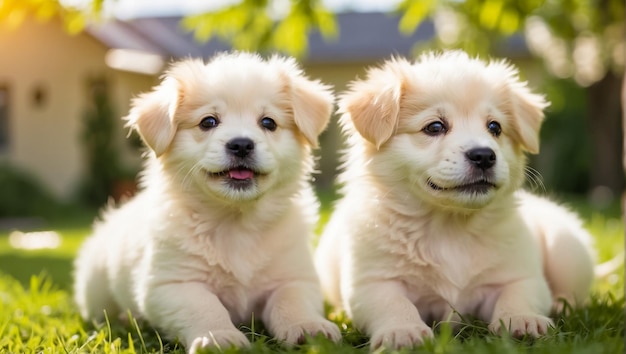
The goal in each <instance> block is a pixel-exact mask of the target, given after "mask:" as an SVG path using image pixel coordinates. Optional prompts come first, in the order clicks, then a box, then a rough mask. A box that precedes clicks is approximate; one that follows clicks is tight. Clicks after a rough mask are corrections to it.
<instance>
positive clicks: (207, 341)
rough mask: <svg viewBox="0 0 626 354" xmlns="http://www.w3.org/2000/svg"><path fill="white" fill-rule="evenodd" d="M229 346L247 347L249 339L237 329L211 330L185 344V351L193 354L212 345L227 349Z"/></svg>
mask: <svg viewBox="0 0 626 354" xmlns="http://www.w3.org/2000/svg"><path fill="white" fill-rule="evenodd" d="M231 346H235V347H238V348H249V347H250V341H248V338H246V336H245V335H244V334H243V333H241V332H240V331H238V330H219V331H211V332H209V333H208V334H207V335H206V336H202V337H196V338H193V339H192V340H191V343H189V344H188V345H187V352H188V353H189V354H195V353H196V352H197V351H198V350H199V349H202V348H207V347H213V348H219V349H222V350H223V349H227V348H230V347H231Z"/></svg>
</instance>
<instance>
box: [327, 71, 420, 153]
mask: <svg viewBox="0 0 626 354" xmlns="http://www.w3.org/2000/svg"><path fill="white" fill-rule="evenodd" d="M408 66H410V64H409V63H408V62H407V61H405V60H403V59H392V60H389V61H387V62H386V63H385V64H384V65H383V66H382V67H381V68H374V69H370V70H369V71H368V73H367V78H366V79H365V80H359V81H354V82H352V83H351V85H350V90H349V91H348V92H347V93H345V94H344V95H343V96H342V97H341V100H340V102H339V109H340V112H341V113H344V114H348V115H349V116H350V119H351V120H352V123H353V125H354V127H355V128H356V130H357V131H358V132H359V134H361V136H363V138H364V139H365V140H367V141H369V142H370V143H372V144H374V145H375V146H376V148H380V147H381V146H382V145H383V144H384V143H385V142H387V140H389V138H391V136H392V135H393V133H394V131H395V130H396V127H397V125H398V118H399V112H400V100H401V98H402V92H403V90H404V87H403V86H404V79H403V77H404V76H403V75H404V74H403V73H402V71H403V70H404V69H406V68H407V67H408ZM342 119H346V118H342Z"/></svg>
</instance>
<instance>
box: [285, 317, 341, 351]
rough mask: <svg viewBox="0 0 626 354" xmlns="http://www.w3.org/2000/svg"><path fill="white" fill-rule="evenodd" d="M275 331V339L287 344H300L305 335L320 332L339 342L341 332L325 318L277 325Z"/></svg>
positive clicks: (314, 334)
mask: <svg viewBox="0 0 626 354" xmlns="http://www.w3.org/2000/svg"><path fill="white" fill-rule="evenodd" d="M275 332H276V333H274V336H275V337H276V339H278V340H280V341H283V342H285V344H287V345H293V344H302V343H304V341H305V339H306V336H307V335H308V336H312V337H314V336H316V335H318V334H322V335H324V336H325V337H326V338H328V339H330V340H332V341H333V342H339V340H340V339H341V332H339V328H338V327H337V325H335V324H334V323H332V322H330V321H328V320H325V319H320V320H317V321H308V322H300V323H297V324H291V325H283V326H278V328H277V329H276V331H275Z"/></svg>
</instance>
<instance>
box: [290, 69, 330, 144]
mask: <svg viewBox="0 0 626 354" xmlns="http://www.w3.org/2000/svg"><path fill="white" fill-rule="evenodd" d="M291 96H292V108H293V116H294V120H295V122H296V126H298V129H300V131H301V132H302V135H304V137H305V138H306V139H307V141H308V142H309V144H311V146H312V147H314V148H316V147H317V146H318V142H317V138H318V137H319V135H320V134H321V133H322V132H323V131H324V129H326V126H327V125H328V122H329V121H330V116H331V114H332V111H333V104H334V102H335V97H334V95H333V93H332V90H331V88H330V86H327V85H324V84H322V83H321V82H319V81H312V80H309V79H306V78H305V77H303V76H297V77H295V78H294V79H293V80H292V86H291Z"/></svg>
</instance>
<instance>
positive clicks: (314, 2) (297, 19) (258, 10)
mask: <svg viewBox="0 0 626 354" xmlns="http://www.w3.org/2000/svg"><path fill="white" fill-rule="evenodd" d="M289 1H290V6H289V9H288V10H286V11H285V9H279V8H277V7H276V6H274V5H275V3H276V1H272V0H243V1H241V2H239V3H235V4H232V5H229V6H226V7H224V8H222V9H218V10H215V11H213V12H207V13H204V14H199V15H190V16H188V17H186V18H185V19H183V26H184V27H185V28H186V29H188V30H191V31H194V32H195V36H196V38H197V39H199V40H201V41H207V40H209V39H211V38H212V37H217V38H220V39H222V40H224V41H227V42H229V43H231V44H232V46H233V47H234V48H236V49H246V50H255V51H258V50H268V49H276V50H278V51H282V52H286V53H290V54H292V55H294V56H302V55H304V54H306V50H307V41H308V38H307V35H308V33H309V32H310V31H311V30H314V29H317V30H319V31H320V32H321V33H322V35H323V36H324V37H327V38H328V37H332V36H334V35H335V34H336V32H337V28H336V26H337V25H336V23H335V19H334V16H333V15H332V14H331V13H330V12H328V11H327V10H325V9H324V8H323V7H322V5H321V1H319V0H289ZM272 10H274V11H272ZM277 17H278V22H277V23H276V18H277Z"/></svg>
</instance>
